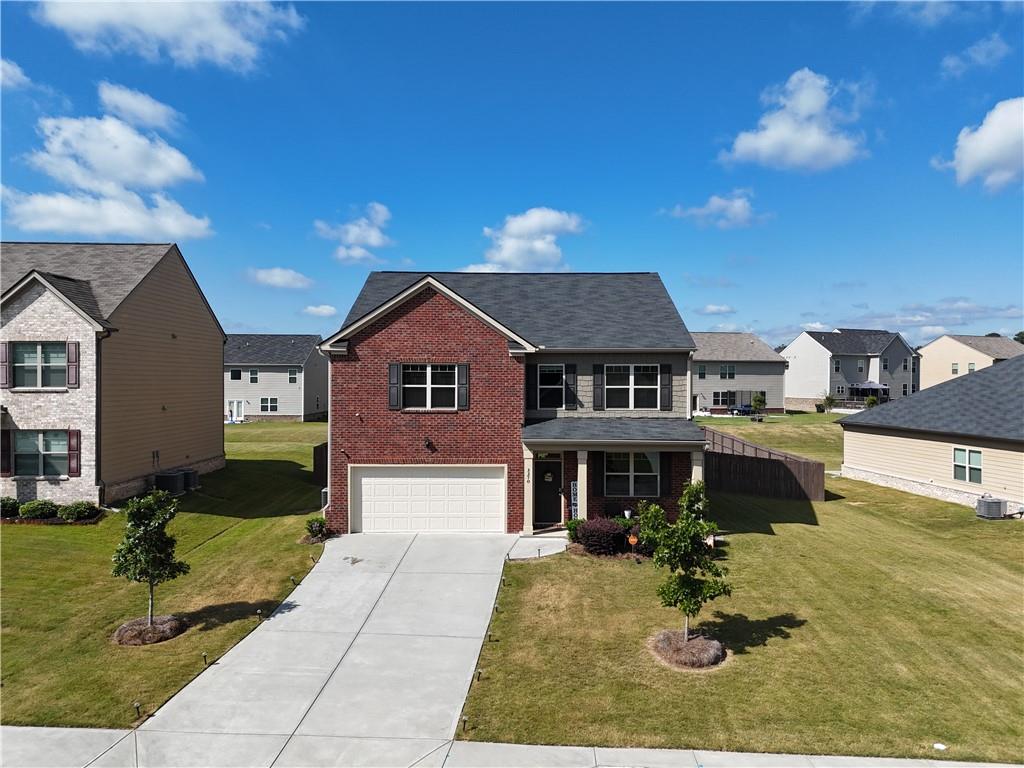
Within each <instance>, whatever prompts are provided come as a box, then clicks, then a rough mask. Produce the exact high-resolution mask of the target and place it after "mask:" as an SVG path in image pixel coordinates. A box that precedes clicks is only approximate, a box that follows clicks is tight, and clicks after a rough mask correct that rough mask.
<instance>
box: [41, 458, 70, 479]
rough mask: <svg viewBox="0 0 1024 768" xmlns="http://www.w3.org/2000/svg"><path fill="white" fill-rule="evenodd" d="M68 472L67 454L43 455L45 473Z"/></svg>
mask: <svg viewBox="0 0 1024 768" xmlns="http://www.w3.org/2000/svg"><path fill="white" fill-rule="evenodd" d="M67 473H68V457H67V455H66V454H65V455H63V456H61V455H57V454H55V455H52V456H43V474H44V475H66V474H67Z"/></svg>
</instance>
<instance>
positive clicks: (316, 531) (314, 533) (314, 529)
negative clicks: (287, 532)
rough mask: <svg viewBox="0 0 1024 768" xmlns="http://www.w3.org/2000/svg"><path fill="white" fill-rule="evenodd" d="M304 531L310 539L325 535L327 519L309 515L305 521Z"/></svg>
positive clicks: (320, 537)
mask: <svg viewBox="0 0 1024 768" xmlns="http://www.w3.org/2000/svg"><path fill="white" fill-rule="evenodd" d="M306 533H308V534H309V537H310V538H311V539H322V538H323V537H324V536H326V535H327V521H326V520H324V519H323V518H322V517H311V518H309V520H307V521H306Z"/></svg>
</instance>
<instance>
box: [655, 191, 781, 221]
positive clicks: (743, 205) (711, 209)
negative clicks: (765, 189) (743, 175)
mask: <svg viewBox="0 0 1024 768" xmlns="http://www.w3.org/2000/svg"><path fill="white" fill-rule="evenodd" d="M753 196H754V193H753V192H752V191H751V190H749V189H734V190H733V191H732V192H730V193H729V194H727V195H725V196H721V195H712V196H711V197H709V198H708V201H707V202H706V203H704V205H701V206H696V207H693V208H684V207H683V206H682V205H677V206H675V207H674V208H672V209H671V210H670V211H669V212H668V213H669V215H670V216H674V217H675V218H677V219H693V220H694V221H696V222H697V223H698V224H699V225H701V226H709V225H714V226H716V227H718V228H719V229H738V228H742V227H749V226H750V225H751V224H754V223H755V222H757V221H761V220H763V219H765V218H766V216H765V214H756V213H754V206H753V204H752V203H751V202H750V201H751V198H753Z"/></svg>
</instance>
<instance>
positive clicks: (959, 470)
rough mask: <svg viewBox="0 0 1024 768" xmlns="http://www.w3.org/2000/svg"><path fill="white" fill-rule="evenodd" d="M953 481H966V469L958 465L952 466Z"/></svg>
mask: <svg viewBox="0 0 1024 768" xmlns="http://www.w3.org/2000/svg"><path fill="white" fill-rule="evenodd" d="M953 479H954V480H966V479H967V467H965V466H962V465H960V464H954V465H953Z"/></svg>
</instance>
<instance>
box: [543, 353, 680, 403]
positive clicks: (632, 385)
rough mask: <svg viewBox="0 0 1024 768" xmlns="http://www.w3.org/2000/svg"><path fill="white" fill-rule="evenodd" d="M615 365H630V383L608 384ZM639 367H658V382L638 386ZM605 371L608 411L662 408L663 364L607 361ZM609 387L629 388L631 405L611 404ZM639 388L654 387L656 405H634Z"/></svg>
mask: <svg viewBox="0 0 1024 768" xmlns="http://www.w3.org/2000/svg"><path fill="white" fill-rule="evenodd" d="M614 366H618V367H628V368H629V384H628V385H626V386H622V385H613V386H608V368H610V367H614ZM638 367H648V368H656V369H657V372H658V382H657V384H655V385H654V386H653V387H649V386H646V385H645V386H641V387H638V386H637V385H636V378H635V374H636V369H637V368H638ZM604 371H605V376H604V391H605V397H604V407H605V410H606V411H658V410H661V365H659V364H658V363H605V366H604ZM538 378H539V377H538ZM609 389H628V390H629V406H627V407H622V406H609V405H608V390H609ZM637 389H653V390H654V393H655V395H656V399H655V403H654V405H653V406H651V407H649V408H637V407H636V406H634V405H633V403H634V397H633V394H634V392H635V391H636V390H637Z"/></svg>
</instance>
